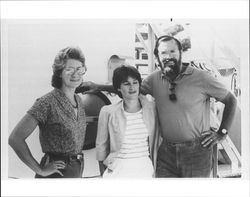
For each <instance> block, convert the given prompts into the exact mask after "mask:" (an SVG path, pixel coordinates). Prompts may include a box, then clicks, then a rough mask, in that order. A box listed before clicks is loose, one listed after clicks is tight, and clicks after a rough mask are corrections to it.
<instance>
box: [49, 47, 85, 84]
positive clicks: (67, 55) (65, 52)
mask: <svg viewBox="0 0 250 197" xmlns="http://www.w3.org/2000/svg"><path fill="white" fill-rule="evenodd" d="M68 59H74V60H78V61H80V62H81V63H82V66H84V67H86V65H85V57H84V54H83V52H82V50H81V49H80V48H79V47H66V48H64V49H61V50H60V51H59V52H58V54H57V55H56V57H55V59H54V63H53V65H52V68H53V75H52V80H51V85H52V86H53V87H55V88H61V87H62V78H61V74H62V71H63V69H64V67H65V64H66V61H67V60H68Z"/></svg>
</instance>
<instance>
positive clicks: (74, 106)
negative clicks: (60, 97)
mask: <svg viewBox="0 0 250 197" xmlns="http://www.w3.org/2000/svg"><path fill="white" fill-rule="evenodd" d="M70 104H71V106H72V107H73V108H75V109H76V108H77V107H78V105H77V103H76V105H73V104H72V103H70Z"/></svg>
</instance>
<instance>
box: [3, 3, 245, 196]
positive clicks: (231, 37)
mask: <svg viewBox="0 0 250 197" xmlns="http://www.w3.org/2000/svg"><path fill="white" fill-rule="evenodd" d="M141 3H143V2H142V1H141ZM116 6H117V5H116ZM90 7H91V6H90ZM153 7H154V6H153ZM115 8H116V7H115ZM118 8H120V7H118ZM126 9H127V8H126ZM109 10H110V11H112V8H109ZM70 11H71V12H72V10H70ZM116 11H117V10H116ZM211 11H212V10H211ZM128 12H129V10H128ZM6 15H8V14H6ZM1 79H2V80H1V84H2V85H1V135H2V136H3V137H2V140H1V144H2V145H1V146H2V152H1V153H2V154H1V155H2V156H1V160H2V161H4V163H2V162H1V163H2V168H1V172H2V179H4V180H5V182H7V184H8V185H9V188H11V189H9V190H12V189H13V190H15V188H14V187H15V186H16V185H18V184H19V183H22V184H24V185H25V183H26V181H27V184H31V185H35V184H36V183H37V184H39V185H40V186H42V187H45V188H46V187H47V188H48V191H47V193H46V191H45V192H44V191H43V192H42V191H41V192H38V193H37V194H36V195H39V196H45V195H46V194H47V195H61V196H62V195H63V196H74V195H78V196H79V195H89V196H91V192H90V190H92V191H93V192H94V194H95V196H105V195H106V196H107V195H111V194H110V193H108V194H106V193H105V192H103V193H102V192H101V190H102V189H103V188H106V189H107V190H109V189H108V188H107V187H116V185H118V186H117V187H118V188H120V187H121V188H123V190H129V188H125V187H126V186H125V185H126V184H129V183H130V184H131V183H133V181H135V182H134V183H140V185H138V187H136V186H134V185H133V188H141V189H142V188H143V187H145V188H144V189H145V190H148V188H147V187H150V185H152V188H150V192H149V193H147V196H148V195H152V196H163V195H164V196H165V195H166V196H170V195H172V196H184V195H186V196H198V195H197V193H192V192H191V193H187V194H186V193H185V192H184V193H181V194H179V193H178V192H180V191H178V190H179V189H178V187H177V186H176V184H178V181H179V182H180V184H181V185H184V186H183V188H185V189H188V188H187V187H188V185H192V188H195V187H198V185H197V184H201V185H202V186H204V187H206V185H211V186H214V188H215V189H214V190H217V189H218V196H229V195H232V196H234V194H233V193H231V194H229V191H235V194H236V193H237V190H236V189H235V190H233V188H227V191H225V192H226V193H223V191H222V190H220V188H221V187H225V186H226V185H227V184H228V181H229V185H234V183H236V184H238V185H241V186H242V188H246V187H245V185H246V183H249V133H248V132H249V111H248V110H249V109H248V108H249V18H244V17H238V18H237V17H236V18H221V17H217V18H214V17H212V18H204V17H200V18H199V17H197V18H192V17H190V18H189V17H175V16H169V15H166V17H158V18H154V17H152V18H142V17H138V18H136V17H134V18H131V17H129V18H126V17H117V18H116V17H113V18H105V17H104V18H102V17H99V18H91V17H89V18H87V17H83V18H81V17H78V18H67V17H61V18H60V17H54V18H53V17H52V18H48V17H40V18H39V17H36V18H32V17H31V18H28V17H23V18H15V17H13V18H11V17H6V18H1ZM3 167H4V169H3ZM184 181H186V182H184ZM50 183H52V184H50ZM61 183H62V186H61ZM53 184H54V186H53ZM74 184H75V189H73V188H74V187H73V185H74ZM100 184H101V185H102V186H100ZM111 184H114V186H110V185H111ZM144 184H145V185H144ZM220 184H221V187H220V186H219V185H220ZM43 185H44V186H43ZM69 185H70V187H69V190H72V193H71V192H69V191H67V192H66V193H63V194H62V192H63V191H64V190H65V187H68V186H69ZM121 185H123V187H122V186H121ZM164 185H169V187H170V188H171V185H172V186H174V187H175V189H174V188H173V187H172V189H169V193H168V191H166V192H158V191H157V190H159V188H161V189H163V188H162V187H164ZM195 185H196V186H195ZM215 185H216V186H215ZM12 186H13V188H12ZM155 186H156V187H155ZM202 186H201V187H202ZM21 187H22V186H21ZM23 187H25V186H23ZM35 187H39V186H38V185H37V186H35ZM81 187H82V188H81ZM86 187H88V189H87V190H88V192H87V193H85V194H84V190H85V189H86ZM18 188H19V189H21V188H20V186H19V187H18ZM39 188H40V187H39ZM58 188H60V189H58ZM97 188H100V189H99V190H98V189H97ZM30 189H32V188H30ZM166 189H167V188H166ZM199 189H200V192H201V193H202V194H201V195H200V196H204V197H205V196H209V197H210V196H216V194H215V193H216V192H214V193H213V191H212V193H210V192H208V193H207V194H206V192H204V190H202V189H201V188H199ZM56 190H60V191H59V194H58V193H56ZM79 190H81V192H79ZM154 190H156V191H157V192H154ZM248 190H249V186H248ZM173 191H176V192H177V193H174V192H173ZM22 192H24V193H25V192H27V191H22ZM34 192H35V191H32V192H28V193H26V195H27V194H29V195H34ZM50 192H51V193H50ZM57 192H58V191H57ZM117 192H119V191H115V192H114V194H113V195H117ZM5 194H6V196H8V195H7V193H5ZM15 194H16V195H17V192H14V191H11V192H10V195H11V196H13V195H15ZM130 194H131V193H129V192H125V193H122V192H121V193H120V194H119V195H122V196H130ZM136 194H137V195H138V194H139V193H136ZM143 194H145V192H143ZM92 196H93V195H92ZM144 196H145V195H144ZM238 196H247V195H246V192H245V191H241V193H240V194H239V195H238Z"/></svg>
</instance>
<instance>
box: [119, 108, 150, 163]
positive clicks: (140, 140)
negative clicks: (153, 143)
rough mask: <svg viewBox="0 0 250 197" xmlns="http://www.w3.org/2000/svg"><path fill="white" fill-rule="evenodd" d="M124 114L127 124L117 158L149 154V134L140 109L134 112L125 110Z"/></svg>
mask: <svg viewBox="0 0 250 197" xmlns="http://www.w3.org/2000/svg"><path fill="white" fill-rule="evenodd" d="M125 116H126V119H127V124H126V125H127V126H126V130H125V134H124V139H123V142H122V147H121V149H120V152H119V153H118V155H117V158H120V159H127V158H139V157H147V156H149V144H148V135H149V134H148V130H147V128H146V125H145V123H144V121H143V118H142V110H140V111H138V112H136V113H128V112H125Z"/></svg>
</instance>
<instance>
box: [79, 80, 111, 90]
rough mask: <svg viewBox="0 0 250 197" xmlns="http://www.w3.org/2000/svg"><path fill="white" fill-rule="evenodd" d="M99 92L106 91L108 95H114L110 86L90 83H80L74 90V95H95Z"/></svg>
mask: <svg viewBox="0 0 250 197" xmlns="http://www.w3.org/2000/svg"><path fill="white" fill-rule="evenodd" d="M100 91H107V92H109V93H115V90H114V87H113V86H112V85H106V84H96V83H93V82H91V81H87V82H82V84H81V85H80V86H79V87H77V88H76V91H75V92H76V93H95V92H100Z"/></svg>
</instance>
